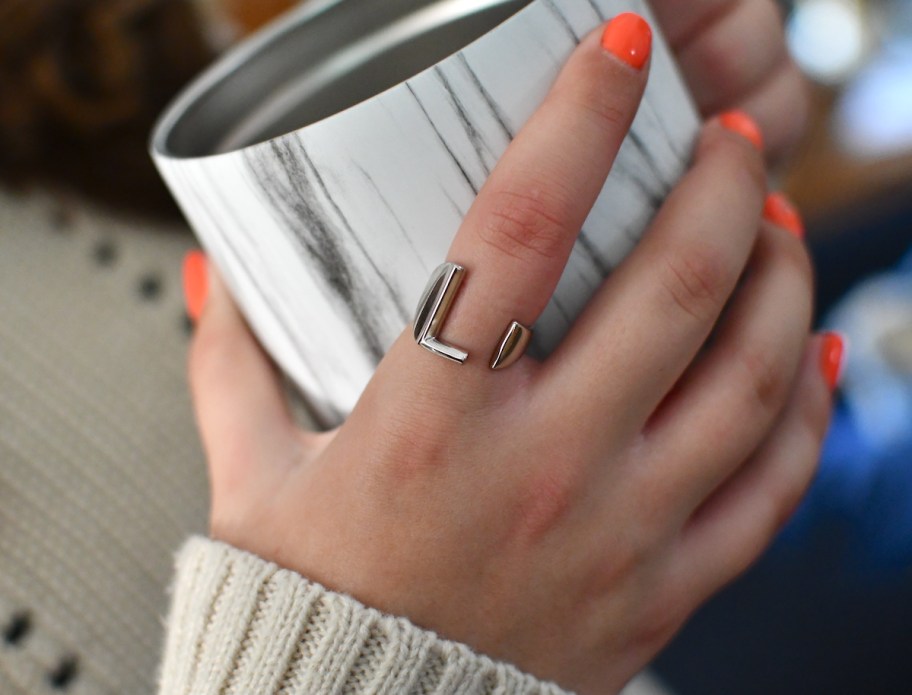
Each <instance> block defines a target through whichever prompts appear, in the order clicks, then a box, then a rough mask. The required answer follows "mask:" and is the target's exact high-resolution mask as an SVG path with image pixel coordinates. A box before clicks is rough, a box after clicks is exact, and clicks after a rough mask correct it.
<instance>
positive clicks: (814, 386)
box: [673, 334, 844, 597]
mask: <svg viewBox="0 0 912 695" xmlns="http://www.w3.org/2000/svg"><path fill="white" fill-rule="evenodd" d="M843 354H844V352H843V342H842V339H841V338H840V337H839V336H836V335H834V334H829V335H826V336H819V337H815V338H813V339H812V340H811V341H810V343H809V346H808V349H807V352H806V354H805V360H804V363H803V366H802V370H801V377H800V379H799V380H798V382H797V384H796V388H795V390H794V392H793V393H792V396H791V399H790V401H789V404H788V406H787V408H786V409H785V411H784V412H783V414H782V417H781V418H780V420H779V422H778V424H777V425H776V427H775V429H773V430H772V432H771V433H770V435H769V436H768V437H767V438H766V440H765V442H764V444H763V445H762V447H761V448H760V449H759V450H758V451H757V452H756V454H755V455H754V456H753V457H752V458H751V459H750V461H749V462H748V463H747V464H746V465H745V466H744V468H742V469H741V470H740V471H739V472H738V473H737V474H736V475H735V476H734V477H733V478H731V479H730V480H729V481H728V482H727V483H726V484H725V485H724V486H723V487H722V488H720V489H719V490H718V491H717V492H716V493H715V494H714V495H713V496H712V497H711V498H709V500H707V502H706V503H705V504H704V505H703V506H702V507H701V508H700V509H699V510H698V511H697V512H696V514H695V515H694V516H693V517H692V518H691V520H690V522H689V524H688V525H687V527H686V528H685V529H684V533H683V535H682V537H681V542H680V544H679V546H678V549H677V552H676V557H675V560H674V561H673V562H674V564H675V565H676V566H677V569H676V570H675V572H674V574H675V576H677V577H679V578H681V581H682V583H686V584H689V585H690V590H692V591H693V592H695V595H697V596H702V597H708V596H709V595H710V594H712V593H714V592H715V591H717V590H718V589H719V587H720V586H722V585H723V584H726V583H727V582H729V581H731V580H732V579H734V578H735V577H736V576H738V575H739V574H741V573H742V572H743V571H745V570H746V569H747V568H748V567H749V566H750V565H751V564H752V563H753V562H754V561H755V560H756V559H757V558H758V557H759V556H760V555H761V553H762V552H763V551H764V550H765V549H766V547H767V546H768V545H769V543H770V542H771V541H772V540H773V538H774V537H775V535H776V533H777V532H778V531H779V530H780V529H781V528H782V526H783V525H784V524H785V523H786V521H787V520H788V518H789V517H790V516H791V514H792V512H793V511H794V509H795V508H796V507H797V506H798V504H799V502H800V500H801V498H802V496H803V495H804V493H805V492H806V490H807V488H808V486H809V485H810V483H811V480H812V479H813V476H814V473H815V471H816V468H817V462H818V459H819V456H820V449H821V443H822V441H823V438H824V436H825V434H826V429H827V427H828V424H829V419H830V412H831V397H830V391H831V388H832V387H833V386H834V385H835V382H836V380H837V374H838V369H839V363H840V361H841V359H842V356H843Z"/></svg>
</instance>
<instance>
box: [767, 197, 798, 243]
mask: <svg viewBox="0 0 912 695" xmlns="http://www.w3.org/2000/svg"><path fill="white" fill-rule="evenodd" d="M763 218H764V219H765V220H766V221H767V222H772V223H773V224H775V225H776V226H778V227H782V228H783V229H787V230H788V231H790V232H791V233H792V234H794V235H795V236H796V237H798V238H799V239H804V222H802V220H801V213H799V212H798V209H797V208H796V207H795V206H794V205H792V203H791V201H789V199H788V198H786V197H785V196H784V195H782V193H770V194H769V195H768V196H767V198H766V203H765V204H764V206H763Z"/></svg>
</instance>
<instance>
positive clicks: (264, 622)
mask: <svg viewBox="0 0 912 695" xmlns="http://www.w3.org/2000/svg"><path fill="white" fill-rule="evenodd" d="M177 568H178V569H177V579H176V584H175V588H174V597H173V602H172V608H171V615H170V618H169V620H168V639H167V644H166V647H165V655H164V661H163V665H162V674H161V691H160V692H161V693H162V695H178V694H180V695H184V694H186V695H190V694H191V693H192V694H193V695H205V694H208V693H212V694H213V695H214V694H216V693H218V694H219V695H228V694H234V693H238V694H240V693H245V694H246V693H263V694H267V693H270V694H271V693H283V694H286V693H287V694H288V695H292V694H295V695H298V694H300V695H305V694H306V695H318V694H323V693H327V694H328V693H389V694H390V695H399V694H400V693H401V694H405V693H414V694H416V695H417V694H419V693H421V694H422V695H424V694H427V695H430V694H431V693H435V694H438V695H455V694H457V693H459V694H462V693H465V694H466V695H468V694H469V693H479V694H481V693H492V694H493V693H498V694H500V693H503V695H508V694H510V693H516V694H517V695H519V694H520V693H523V694H528V695H533V694H541V695H558V694H559V693H563V692H564V691H562V690H561V689H560V688H558V687H557V686H555V685H552V684H549V683H543V682H541V681H538V680H536V679H534V678H532V677H531V676H528V675H525V674H523V673H520V672H519V671H518V670H516V669H515V668H514V667H512V666H508V665H506V664H502V663H496V662H494V661H492V660H491V659H489V658H487V657H484V656H479V655H477V654H474V653H473V652H472V651H471V650H469V649H468V647H465V646H464V645H461V644H457V643H455V642H449V641H447V640H444V639H441V638H440V637H438V636H437V635H435V634H434V633H432V632H428V631H426V630H421V629H419V628H417V627H415V626H414V625H412V624H411V623H409V622H408V621H407V620H405V619H403V618H394V617H391V616H388V615H384V614H382V613H380V612H379V611H376V610H374V609H372V608H367V607H365V606H363V605H361V604H359V603H358V602H357V601H355V600H354V599H352V598H350V597H348V596H343V595H341V594H337V593H333V592H331V591H328V590H326V589H325V588H323V587H322V586H319V585H318V584H315V583H313V582H310V581H308V580H306V579H304V578H303V577H301V576H300V575H297V574H295V573H294V572H291V571H289V570H284V569H280V568H279V567H277V566H276V565H274V564H271V563H268V562H265V561H263V560H261V559H259V558H258V557H255V556H254V555H250V554H249V553H245V552H242V551H240V550H237V549H236V548H232V547H231V546H228V545H224V544H222V543H217V542H214V541H210V540H207V539H204V538H199V537H197V538H192V539H191V540H190V541H189V542H187V544H186V545H185V546H184V548H183V549H182V550H181V552H180V554H179V556H178V562H177Z"/></svg>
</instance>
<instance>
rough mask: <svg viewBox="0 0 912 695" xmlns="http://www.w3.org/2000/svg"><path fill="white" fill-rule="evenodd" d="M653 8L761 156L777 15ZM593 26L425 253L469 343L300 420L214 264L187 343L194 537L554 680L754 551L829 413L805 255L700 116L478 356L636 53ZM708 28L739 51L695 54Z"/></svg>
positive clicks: (398, 353)
mask: <svg viewBox="0 0 912 695" xmlns="http://www.w3.org/2000/svg"><path fill="white" fill-rule="evenodd" d="M656 4H657V9H658V10H659V11H660V15H661V16H663V17H665V21H666V23H667V24H666V29H667V30H668V31H669V33H670V35H671V36H672V37H673V40H674V41H675V42H676V45H677V46H678V50H679V51H681V54H682V55H689V54H693V55H694V56H700V55H703V56H704V57H703V58H701V59H699V60H698V59H697V58H696V57H695V58H694V61H695V62H694V63H693V64H690V63H689V62H688V60H684V64H685V66H688V65H689V68H688V77H689V79H690V80H691V83H692V84H694V85H699V84H704V85H711V84H713V82H714V80H713V78H712V76H713V75H714V74H716V73H718V74H725V75H728V76H729V77H728V78H727V81H726V80H722V81H719V82H718V83H719V84H720V89H722V90H723V91H721V92H720V93H718V94H713V93H712V92H711V90H709V91H707V88H705V87H704V88H699V89H697V93H698V98H700V101H701V104H703V103H704V101H705V104H706V108H718V107H719V106H725V107H735V106H743V105H744V104H761V105H763V106H762V108H760V107H758V110H757V112H756V113H757V114H758V117H759V114H761V113H765V114H767V116H765V117H763V118H761V119H760V120H761V125H762V127H763V128H764V130H765V132H764V135H765V136H766V141H767V142H768V143H772V144H771V148H772V149H771V150H770V151H769V153H775V152H779V151H781V150H782V149H783V148H785V147H787V146H788V145H789V144H790V143H791V142H792V141H793V139H794V135H793V131H794V130H795V129H796V128H799V127H800V126H799V125H797V124H796V122H793V121H794V118H795V116H794V112H790V113H788V114H782V115H781V116H779V117H776V118H773V116H772V114H774V113H776V112H777V108H778V106H777V104H778V102H777V100H778V99H779V98H780V96H777V95H780V92H782V93H784V92H787V91H788V89H786V87H784V86H783V85H787V84H788V82H789V79H790V78H787V77H786V78H783V77H782V76H783V75H786V74H787V73H788V70H790V68H788V69H785V68H783V67H782V66H783V65H784V63H783V62H782V59H781V56H779V53H780V50H781V48H782V45H781V31H780V30H778V29H776V28H770V29H766V30H765V31H767V32H768V33H769V36H768V37H767V41H758V42H752V43H751V45H744V46H743V47H741V48H738V45H739V44H738V42H737V41H734V40H733V38H732V37H730V36H728V35H727V33H726V32H734V31H736V30H737V31H739V32H740V31H745V29H744V28H743V27H744V26H746V25H749V24H750V23H751V22H750V21H744V20H741V19H738V17H740V13H742V12H744V13H748V15H747V17H748V19H750V18H751V17H753V16H754V15H753V14H750V13H759V14H763V13H764V12H767V13H768V11H769V8H766V9H764V8H763V7H761V6H762V5H766V4H768V3H765V2H759V0H758V1H757V2H755V1H754V0H744V1H743V2H722V1H721V0H716V1H711V0H699V1H696V2H688V3H687V8H689V9H687V11H686V12H684V11H683V5H684V3H682V2H677V1H672V0H667V1H666V2H664V3H661V2H658V3H656ZM676 6H680V7H678V8H677V10H676ZM736 20H737V21H736ZM751 21H754V20H751ZM757 21H759V20H757ZM770 27H773V25H772V24H770ZM600 33H601V32H596V33H594V34H593V35H591V36H589V37H588V38H587V39H586V40H585V41H584V42H583V44H582V45H581V47H580V48H579V50H577V51H576V52H575V53H574V54H573V56H572V57H571V58H570V60H569V61H568V63H567V65H566V67H565V69H564V71H563V73H562V74H561V76H560V78H559V80H558V82H557V83H556V85H555V87H554V89H553V91H552V93H551V95H550V96H549V97H548V99H547V101H546V102H545V104H544V105H543V106H542V107H541V109H540V110H539V111H538V112H537V114H536V115H535V116H534V117H533V119H532V120H531V121H530V123H529V124H528V125H527V127H526V128H525V129H524V130H523V132H522V133H521V134H520V135H519V137H517V139H516V141H515V142H514V143H513V145H512V146H511V147H510V149H509V151H508V152H507V154H506V155H505V156H504V157H503V158H502V160H501V162H500V163H499V165H498V167H497V168H496V170H495V171H494V173H493V174H492V175H491V177H490V179H489V181H488V183H487V185H486V186H485V188H484V190H483V191H482V192H481V194H480V195H479V197H478V199H477V201H476V203H475V205H474V207H473V208H472V210H471V211H470V213H469V215H468V216H467V218H466V220H465V222H464V224H463V226H462V228H461V229H460V231H459V234H458V235H457V237H456V239H455V240H454V242H453V245H452V247H451V249H450V253H449V256H448V260H454V261H459V262H460V263H462V264H464V265H465V266H466V267H467V268H469V271H470V274H469V276H468V278H467V280H466V282H465V284H464V286H463V288H462V290H461V291H460V295H459V296H458V298H457V300H456V302H455V304H454V306H453V310H452V312H451V314H450V316H449V318H448V320H447V323H446V325H445V327H444V331H443V334H442V335H441V338H442V339H443V340H444V341H445V342H452V343H454V344H457V345H459V346H460V347H464V348H465V349H466V350H468V351H469V353H470V355H471V356H474V359H473V358H472V357H470V359H469V361H468V362H467V363H466V364H465V365H462V366H459V365H455V364H453V363H450V362H447V361H445V360H443V359H441V358H439V357H436V356H434V355H432V354H431V353H429V352H427V351H425V350H422V349H420V348H419V347H417V346H416V345H415V343H414V341H413V340H412V339H411V337H410V336H409V334H408V332H406V333H404V334H403V336H402V337H401V338H400V339H399V340H398V341H397V342H396V344H395V345H394V346H393V348H392V349H391V351H390V352H389V354H388V355H387V357H386V358H385V359H384V361H383V362H382V363H381V365H380V367H379V369H378V371H377V373H376V375H375V377H374V379H373V380H372V381H371V383H370V385H369V386H368V388H367V390H366V392H365V393H364V395H363V397H362V399H361V401H360V402H359V404H358V406H357V407H356V409H355V411H354V413H353V414H352V415H351V417H350V418H349V420H348V422H347V423H346V424H345V425H344V426H343V427H341V428H340V429H339V430H337V431H334V432H330V433H324V434H315V433H309V432H303V431H301V430H299V429H298V428H296V427H295V425H294V424H293V422H292V419H291V417H290V415H289V413H288V410H287V408H286V404H285V401H284V399H283V396H282V391H281V388H280V382H279V379H278V377H277V374H276V372H275V369H274V367H273V366H272V364H271V363H270V362H269V360H268V359H267V358H266V356H265V355H264V354H263V352H262V350H261V349H260V347H259V346H258V344H257V343H256V341H255V340H254V338H253V337H252V336H251V334H250V332H249V331H248V329H247V328H246V326H245V324H244V322H243V320H242V318H241V317H240V314H239V313H238V311H237V309H236V307H235V306H234V305H233V304H232V302H231V300H230V299H229V297H228V294H227V292H226V290H225V288H224V286H223V284H222V282H221V280H220V279H219V278H218V276H217V274H216V273H215V272H210V283H209V285H210V286H209V298H208V301H207V303H206V306H205V308H204V310H203V313H202V316H201V317H200V321H199V324H198V327H197V332H196V336H195V338H194V341H193V346H192V351H191V357H190V376H191V382H192V387H193V391H194V397H195V401H196V407H197V416H198V421H199V425H200V430H201V433H202V437H203V441H204V444H205V448H206V452H207V457H208V460H209V465H210V475H211V481H212V533H213V535H214V536H215V537H216V538H219V539H221V540H224V541H226V542H228V543H231V544H233V545H235V546H237V547H240V548H244V549H247V550H250V551H252V552H254V553H256V554H258V555H260V556H261V557H264V558H266V559H269V560H273V561H275V562H277V563H278V564H280V565H283V566H285V567H288V568H290V569H293V570H296V571H299V572H300V573H302V574H303V575H305V576H307V577H309V578H311V579H313V580H315V581H318V582H321V583H323V584H325V585H326V586H328V587H331V588H333V589H336V590H339V591H343V592H346V593H349V594H351V595H353V596H355V597H356V598H358V599H360V600H361V601H363V602H364V603H367V604H369V605H372V606H375V607H377V608H380V609H381V610H385V611H388V612H390V613H393V614H397V615H403V616H407V617H409V618H410V619H412V620H413V621H414V622H415V623H416V624H418V625H421V626H423V627H427V628H430V629H433V630H436V631H437V632H439V633H440V634H442V635H444V636H446V637H449V638H452V639H455V640H459V641H462V642H465V643H466V644H469V645H470V646H472V647H474V648H475V649H477V650H479V651H481V652H483V653H486V654H489V655H490V656H493V657H495V658H500V659H503V660H506V661H509V662H511V663H514V664H516V665H517V666H519V667H520V668H522V669H524V670H526V671H528V672H530V673H532V674H534V675H537V676H539V677H542V678H546V679H551V680H554V681H556V682H557V683H559V684H561V685H563V686H565V687H567V688H570V689H573V690H577V691H579V692H581V693H607V692H614V691H617V690H618V689H620V687H622V685H623V684H624V683H625V682H626V681H627V680H628V679H629V678H630V677H631V676H632V675H634V674H635V673H636V672H637V671H638V670H639V669H641V668H642V667H643V665H644V664H646V663H647V662H648V661H649V659H650V658H651V657H652V656H654V654H655V653H656V652H657V651H658V650H659V648H660V647H661V646H662V645H663V644H665V643H666V642H667V640H668V639H669V638H670V637H671V636H672V635H673V634H674V632H675V631H676V630H677V629H678V628H679V627H680V626H681V624H682V623H683V621H684V620H685V619H686V618H687V616H688V615H689V614H690V613H691V612H692V611H693V610H694V609H695V608H696V607H697V606H698V605H699V604H700V603H701V602H702V601H704V600H705V599H706V598H707V597H708V596H710V595H711V594H712V593H713V592H715V591H717V590H718V589H719V588H720V587H721V586H723V585H724V584H725V583H727V582H728V581H730V580H731V579H732V578H734V577H735V576H736V575H738V574H739V573H740V572H742V571H743V570H744V569H746V568H747V567H748V565H749V564H750V563H751V562H752V561H753V560H755V559H756V557H757V556H758V555H759V553H760V552H761V551H762V550H763V548H765V547H766V545H767V544H768V543H769V541H770V539H771V538H772V536H773V535H774V534H775V532H776V531H777V530H778V529H779V528H780V526H781V525H782V524H783V523H784V521H785V519H786V518H787V517H788V515H789V514H790V512H791V510H792V509H793V508H794V506H795V505H796V504H797V503H798V501H799V499H800V497H801V495H802V493H803V491H804V490H805V488H806V487H807V485H808V484H809V481H810V480H811V478H812V476H813V473H814V470H815V465H816V461H817V457H818V455H819V448H820V442H821V440H822V438H823V436H824V433H825V430H826V427H827V424H828V419H829V412H830V395H829V394H830V392H829V388H828V386H827V384H826V383H825V380H824V377H823V375H822V374H821V372H820V369H819V366H818V357H819V353H820V350H821V340H820V338H816V337H815V338H809V335H808V331H809V324H810V318H811V310H812V306H811V305H812V300H811V285H812V282H811V268H810V263H809V260H808V256H807V253H806V251H805V249H804V247H803V245H802V243H801V241H800V240H799V239H798V238H797V237H796V236H795V235H794V234H792V233H789V232H788V231H786V230H785V229H782V228H779V227H776V226H774V225H772V224H770V223H768V222H765V221H763V220H762V219H761V211H762V209H763V204H764V199H765V197H766V194H767V190H766V173H765V166H764V161H763V157H762V155H761V154H760V153H759V152H758V151H757V150H756V149H755V148H754V147H753V146H752V145H751V144H750V143H749V142H748V141H747V140H746V139H745V138H743V137H742V136H740V135H737V134H735V133H732V132H730V131H728V130H726V129H724V128H723V127H721V126H720V125H719V124H718V123H717V122H715V121H711V122H710V123H709V124H708V125H707V126H706V128H705V129H704V132H703V133H702V136H701V139H700V143H699V145H698V147H697V151H696V153H695V157H694V164H693V167H692V169H691V170H690V172H689V173H688V174H687V175H686V176H685V177H684V179H683V180H682V181H681V182H680V184H679V185H678V186H677V187H676V189H675V190H674V191H673V193H672V195H671V196H670V198H669V199H668V201H667V202H666V204H665V205H664V207H663V209H662V210H661V212H660V214H659V215H658V217H657V219H656V220H655V222H654V224H653V225H652V227H651V229H650V230H649V231H648V233H647V234H646V236H645V237H644V239H643V241H642V242H641V243H640V244H639V245H638V246H637V248H636V249H635V250H634V252H633V254H632V255H631V256H630V257H629V258H628V260H626V261H625V262H624V263H623V264H622V266H621V267H620V268H619V269H618V270H617V271H616V272H615V273H614V274H613V275H612V276H611V277H610V278H609V279H608V280H607V281H606V283H605V284H604V286H603V288H602V289H601V290H600V291H599V292H598V294H597V295H596V297H595V298H594V299H593V301H592V302H591V304H590V306H589V307H588V309H587V310H586V312H585V313H584V315H583V316H582V317H581V319H580V320H579V321H578V322H577V324H576V325H575V326H574V328H573V330H572V331H571V333H570V334H569V336H568V337H567V338H566V339H565V341H564V342H563V343H562V345H561V346H560V348H559V349H558V351H557V352H556V353H555V354H554V355H553V356H552V357H551V358H549V359H548V360H547V361H546V362H544V363H537V362H535V361H533V360H531V359H530V358H523V359H522V360H521V361H520V362H518V363H517V364H516V365H514V366H512V367H510V368H509V369H506V370H504V371H502V372H496V373H495V372H491V371H490V370H488V369H487V366H486V361H487V358H488V356H489V355H490V352H491V350H492V348H493V346H494V344H495V342H496V340H497V338H498V337H499V336H500V334H501V333H502V331H503V329H504V327H505V326H506V325H507V324H508V323H509V321H510V320H513V319H516V320H519V321H521V322H522V323H525V324H527V325H532V324H534V322H535V320H536V318H537V317H538V314H539V313H540V312H541V310H542V309H543V307H544V306H545V304H546V303H547V301H548V298H549V297H550V295H551V292H552V291H553V288H554V286H555V284H556V282H557V280H558V278H559V277H560V274H561V271H562V269H563V266H564V264H565V262H566V259H567V256H568V254H569V252H570V249H571V248H572V244H573V241H574V239H575V236H576V234H577V233H578V231H579V228H580V225H581V224H582V221H583V220H584V219H585V217H586V215H587V213H588V211H589V209H590V206H591V205H592V203H593V201H594V200H595V197H596V195H597V193H598V191H599V189H600V188H601V185H602V182H603V181H604V179H605V177H606V175H607V173H608V171H609V169H610V167H611V164H612V161H613V158H614V156H615V153H616V151H617V149H618V147H619V146H620V143H621V141H622V139H623V137H624V135H625V133H626V132H627V129H628V127H629V124H630V121H631V120H632V118H633V115H634V113H635V112H636V108H637V105H638V102H639V99H640V97H641V94H642V90H643V87H644V84H645V80H646V76H647V74H648V63H647V64H646V65H645V66H644V67H643V68H642V69H641V70H637V69H635V68H634V67H632V66H631V65H629V64H626V63H623V62H621V61H620V60H618V59H617V58H616V57H615V56H613V55H612V54H611V53H609V52H607V51H606V50H604V49H603V48H602V46H601V44H600V41H599V39H600ZM754 43H756V45H754ZM761 44H762V45H761ZM719 46H729V47H730V48H731V50H733V51H735V52H736V53H737V51H741V50H743V54H742V53H737V55H735V54H733V55H732V60H734V59H736V58H738V56H740V57H741V58H743V59H744V60H746V61H748V62H750V63H751V65H753V64H754V63H762V65H763V66H765V67H763V68H762V69H761V68H757V69H756V70H755V69H753V68H751V69H748V67H746V66H740V67H736V66H731V65H728V64H724V61H722V59H721V58H719V57H718V56H717V58H715V59H710V58H707V57H706V56H707V55H713V52H714V51H719V50H722V49H721V48H719ZM726 50H728V49H726ZM764 51H768V52H769V53H768V55H767V54H766V53H764V56H763V57H762V58H761V57H758V56H759V53H760V52H764ZM703 61H707V62H703ZM720 71H721V72H720ZM761 73H762V74H761ZM701 91H705V92H707V93H706V94H703V95H702V96H701ZM796 98H797V97H796ZM771 119H772V120H771ZM568 133H572V134H573V136H572V137H568V136H567V135H566V134H568Z"/></svg>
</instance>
